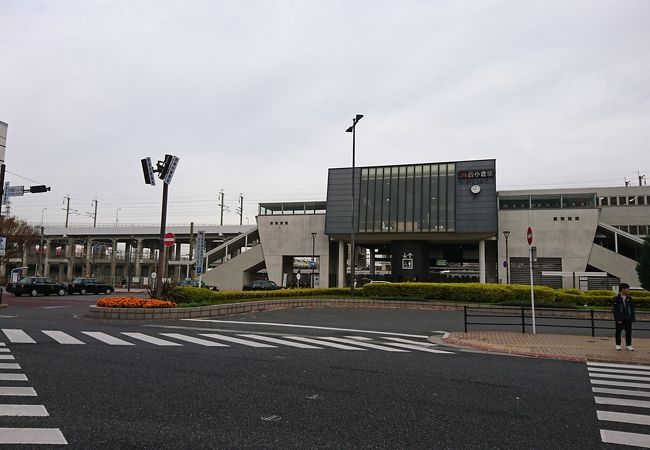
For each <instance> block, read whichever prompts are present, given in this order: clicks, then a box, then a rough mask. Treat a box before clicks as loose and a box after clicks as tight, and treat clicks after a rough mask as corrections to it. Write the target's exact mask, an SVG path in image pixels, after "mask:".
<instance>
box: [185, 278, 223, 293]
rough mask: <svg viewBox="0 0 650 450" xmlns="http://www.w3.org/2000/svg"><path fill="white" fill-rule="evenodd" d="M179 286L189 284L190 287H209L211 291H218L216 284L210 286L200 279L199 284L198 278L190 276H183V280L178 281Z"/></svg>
mask: <svg viewBox="0 0 650 450" xmlns="http://www.w3.org/2000/svg"><path fill="white" fill-rule="evenodd" d="M178 285H179V286H191V287H202V288H205V289H210V290H211V291H218V290H219V288H218V287H216V286H212V285H211V284H206V283H204V282H203V281H201V284H199V280H193V279H191V278H185V279H184V280H183V281H180V282H179V283H178Z"/></svg>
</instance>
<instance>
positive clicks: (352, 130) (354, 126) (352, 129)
mask: <svg viewBox="0 0 650 450" xmlns="http://www.w3.org/2000/svg"><path fill="white" fill-rule="evenodd" d="M362 117H363V114H357V115H356V116H355V117H354V119H352V126H351V127H349V128H348V129H347V130H345V132H346V133H352V187H351V188H350V191H351V193H352V229H351V230H350V295H351V296H354V279H355V276H354V275H355V274H354V269H355V267H354V266H355V261H354V252H355V248H354V226H355V220H354V219H355V217H354V170H355V168H354V161H355V151H356V149H355V145H356V130H357V123H358V122H359V121H360V120H361V118H362Z"/></svg>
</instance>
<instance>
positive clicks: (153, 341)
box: [122, 332, 183, 347]
mask: <svg viewBox="0 0 650 450" xmlns="http://www.w3.org/2000/svg"><path fill="white" fill-rule="evenodd" d="M122 334H123V335H125V336H129V337H132V338H133V339H138V340H140V341H144V342H147V343H149V344H154V345H161V346H166V347H182V346H183V344H179V343H178V342H172V341H166V340H164V339H160V338H157V337H154V336H149V335H147V334H144V333H127V332H122Z"/></svg>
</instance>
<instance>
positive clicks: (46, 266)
mask: <svg viewBox="0 0 650 450" xmlns="http://www.w3.org/2000/svg"><path fill="white" fill-rule="evenodd" d="M43 251H44V252H45V253H43V276H44V277H49V276H50V240H49V239H45V244H44V245H43Z"/></svg>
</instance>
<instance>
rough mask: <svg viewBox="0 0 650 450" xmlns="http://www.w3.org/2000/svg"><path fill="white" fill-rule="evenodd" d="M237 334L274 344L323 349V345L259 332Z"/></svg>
mask: <svg viewBox="0 0 650 450" xmlns="http://www.w3.org/2000/svg"><path fill="white" fill-rule="evenodd" d="M237 336H242V337H245V338H250V339H259V340H260V341H265V342H271V343H273V344H281V345H287V346H289V347H297V348H315V349H318V350H322V348H321V347H316V346H314V345H309V344H300V343H298V342H291V341H287V340H284V339H277V338H273V337H269V336H260V335H259V334H238V335H237Z"/></svg>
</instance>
